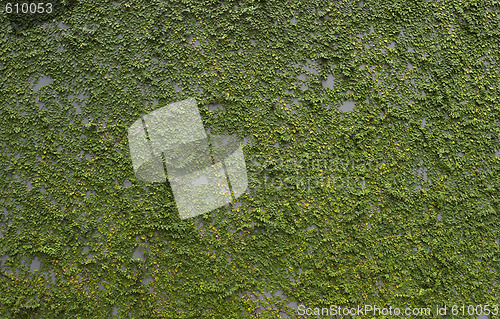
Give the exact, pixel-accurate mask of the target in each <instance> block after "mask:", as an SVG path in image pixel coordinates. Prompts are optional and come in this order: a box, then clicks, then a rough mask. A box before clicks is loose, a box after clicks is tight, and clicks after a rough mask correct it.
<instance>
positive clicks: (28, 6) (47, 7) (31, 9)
mask: <svg viewBox="0 0 500 319" xmlns="http://www.w3.org/2000/svg"><path fill="white" fill-rule="evenodd" d="M5 12H7V13H52V3H27V2H24V3H22V4H19V3H10V2H9V3H7V4H6V5H5Z"/></svg>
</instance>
